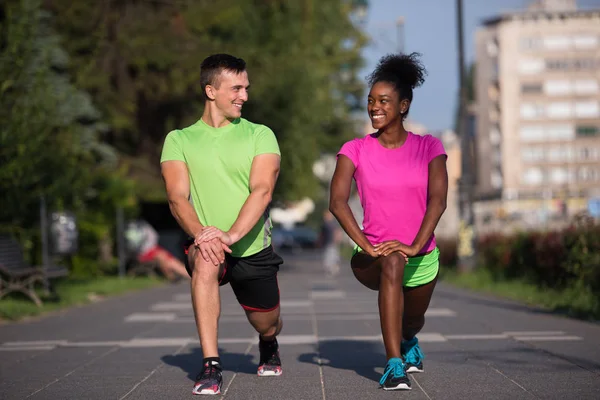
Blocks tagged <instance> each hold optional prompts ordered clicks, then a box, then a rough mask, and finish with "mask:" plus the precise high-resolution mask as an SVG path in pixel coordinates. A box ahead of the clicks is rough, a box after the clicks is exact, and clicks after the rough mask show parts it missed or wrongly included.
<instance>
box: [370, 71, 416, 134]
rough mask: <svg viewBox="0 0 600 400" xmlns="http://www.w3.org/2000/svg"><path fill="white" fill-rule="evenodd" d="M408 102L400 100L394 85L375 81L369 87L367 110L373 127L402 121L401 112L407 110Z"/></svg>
mask: <svg viewBox="0 0 600 400" xmlns="http://www.w3.org/2000/svg"><path fill="white" fill-rule="evenodd" d="M409 105H410V102H409V101H408V100H406V99H405V100H402V101H400V96H399V94H398V92H397V91H396V88H395V87H394V85H392V84H391V83H389V82H383V81H380V82H377V83H375V84H374V85H373V86H372V87H371V91H370V92H369V99H368V105H367V111H368V113H369V118H371V124H372V125H373V128H374V129H382V128H385V127H386V126H388V125H390V124H391V123H395V122H402V114H404V113H405V112H406V110H408V106H409Z"/></svg>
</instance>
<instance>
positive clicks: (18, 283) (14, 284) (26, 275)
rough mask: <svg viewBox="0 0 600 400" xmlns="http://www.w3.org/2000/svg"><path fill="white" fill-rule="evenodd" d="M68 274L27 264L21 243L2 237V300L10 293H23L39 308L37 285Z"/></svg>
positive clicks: (0, 237)
mask: <svg viewBox="0 0 600 400" xmlns="http://www.w3.org/2000/svg"><path fill="white" fill-rule="evenodd" d="M67 274H68V270H67V269H66V268H64V267H59V266H53V265H51V266H48V267H47V268H43V267H41V266H31V265H28V264H26V263H25V260H24V258H23V252H22V251H21V245H20V244H19V242H17V241H16V240H15V239H13V238H11V237H9V236H0V299H2V298H3V297H4V296H6V295H7V294H9V293H13V292H21V293H23V294H24V295H26V296H27V297H29V298H30V299H31V300H32V301H33V302H34V303H35V304H36V305H37V306H38V307H39V306H41V305H42V301H41V300H40V298H39V296H38V295H37V293H36V292H35V285H36V283H43V282H44V278H47V279H53V278H58V277H62V276H65V275H67Z"/></svg>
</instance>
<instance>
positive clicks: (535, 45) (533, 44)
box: [520, 37, 542, 50]
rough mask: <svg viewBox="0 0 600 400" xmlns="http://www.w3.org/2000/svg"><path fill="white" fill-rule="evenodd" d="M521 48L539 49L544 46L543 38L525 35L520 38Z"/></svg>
mask: <svg viewBox="0 0 600 400" xmlns="http://www.w3.org/2000/svg"><path fill="white" fill-rule="evenodd" d="M520 47H521V50H537V49H541V48H542V39H541V38H539V37H524V38H521V40H520Z"/></svg>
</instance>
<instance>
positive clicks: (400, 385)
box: [383, 383, 412, 390]
mask: <svg viewBox="0 0 600 400" xmlns="http://www.w3.org/2000/svg"><path fill="white" fill-rule="evenodd" d="M411 389H412V388H411V387H410V386H408V385H407V384H406V383H401V384H399V385H398V386H396V387H393V388H387V387H383V390H411Z"/></svg>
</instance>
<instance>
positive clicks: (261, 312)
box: [161, 54, 283, 395]
mask: <svg viewBox="0 0 600 400" xmlns="http://www.w3.org/2000/svg"><path fill="white" fill-rule="evenodd" d="M200 85H201V87H202V90H203V94H204V98H205V103H204V113H203V114H202V118H201V119H200V120H199V121H198V122H196V123H195V124H193V125H192V126H189V127H187V128H185V129H181V130H175V131H172V132H170V133H169V134H168V135H167V137H166V138H165V143H164V147H163V151H162V156H161V169H162V174H163V178H164V180H165V185H166V190H167V197H168V199H169V205H170V208H171V212H172V214H173V216H174V217H175V219H176V220H177V222H178V223H179V225H180V226H181V227H182V228H183V230H184V231H185V232H186V233H187V234H188V235H189V236H190V239H189V240H188V242H187V243H186V246H185V247H186V254H188V259H187V260H188V263H187V264H186V267H187V268H188V272H189V274H190V276H191V277H192V304H193V307H194V316H195V318H196V327H197V330H198V336H199V338H200V343H201V345H202V353H203V356H204V359H203V362H202V364H203V367H202V371H201V372H200V374H199V375H198V377H197V378H196V383H195V384H194V387H193V389H192V392H193V393H194V394H208V395H214V394H219V393H221V387H222V384H223V376H222V371H223V367H222V365H221V359H220V357H219V352H218V334H217V329H218V320H219V315H220V313H221V303H220V294H219V286H220V285H225V284H227V283H230V284H231V288H232V289H233V292H234V293H235V296H236V297H237V300H238V302H239V303H240V305H241V306H242V307H243V308H244V311H245V312H246V316H247V318H248V321H249V322H250V324H251V325H252V326H253V328H254V329H255V330H256V331H257V332H258V334H259V346H258V347H259V351H260V361H259V366H258V371H257V374H258V376H279V375H281V373H282V370H281V360H280V358H279V345H278V343H277V339H276V336H277V335H278V334H279V332H280V331H281V327H282V322H281V318H280V311H279V287H278V284H277V272H278V271H279V266H280V265H281V264H282V263H283V260H282V259H281V257H279V256H278V255H277V254H276V253H275V252H274V251H273V247H272V246H271V220H270V217H269V212H268V206H269V204H270V202H271V198H272V195H273V190H274V188H275V183H276V181H277V177H278V174H279V165H280V151H279V145H278V143H277V139H276V137H275V134H274V133H273V131H272V130H271V129H269V128H268V127H266V126H264V125H259V124H254V123H252V122H249V121H247V120H245V119H243V118H241V115H242V106H243V105H244V103H245V102H246V101H247V100H248V88H249V86H250V83H249V81H248V73H247V71H246V63H245V61H244V60H242V59H240V58H237V57H233V56H231V55H228V54H215V55H212V56H209V57H207V58H206V59H205V60H204V61H203V62H202V65H201V68H200ZM190 200H191V201H190Z"/></svg>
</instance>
